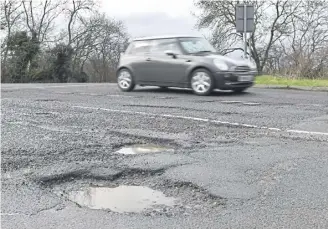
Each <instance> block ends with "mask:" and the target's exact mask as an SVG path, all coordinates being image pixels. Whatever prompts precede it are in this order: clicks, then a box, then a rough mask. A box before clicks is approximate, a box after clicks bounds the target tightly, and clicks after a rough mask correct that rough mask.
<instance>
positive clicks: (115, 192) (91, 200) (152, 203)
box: [62, 185, 176, 213]
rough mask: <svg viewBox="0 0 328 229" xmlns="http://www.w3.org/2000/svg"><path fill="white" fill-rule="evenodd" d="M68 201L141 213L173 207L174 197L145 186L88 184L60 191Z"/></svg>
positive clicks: (120, 211)
mask: <svg viewBox="0 0 328 229" xmlns="http://www.w3.org/2000/svg"><path fill="white" fill-rule="evenodd" d="M62 196H65V197H67V198H68V199H69V200H70V201H72V202H75V203H76V204H78V205H80V206H84V207H88V208H90V209H102V210H110V211H112V212H117V213H141V212H143V211H145V210H154V209H158V208H163V207H173V206H174V205H175V202H176V199H175V198H173V197H167V196H165V195H164V193H162V192H160V191H157V190H153V189H151V188H148V187H146V186H128V185H120V186H118V187H114V188H113V187H100V186H89V187H85V188H82V189H80V190H77V191H70V192H68V193H62Z"/></svg>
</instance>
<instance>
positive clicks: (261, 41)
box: [196, 0, 300, 74]
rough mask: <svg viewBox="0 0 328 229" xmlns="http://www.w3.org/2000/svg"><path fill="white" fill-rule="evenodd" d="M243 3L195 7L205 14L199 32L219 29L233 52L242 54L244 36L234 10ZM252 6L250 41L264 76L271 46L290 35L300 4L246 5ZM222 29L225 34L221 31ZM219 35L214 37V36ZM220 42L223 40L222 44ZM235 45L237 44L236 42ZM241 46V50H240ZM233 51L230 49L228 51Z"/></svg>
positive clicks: (258, 67)
mask: <svg viewBox="0 0 328 229" xmlns="http://www.w3.org/2000/svg"><path fill="white" fill-rule="evenodd" d="M240 2H241V1H230V0H229V1H206V0H205V1H204V0H201V1H199V2H197V3H196V5H197V6H198V7H199V8H200V9H201V10H202V13H201V15H200V18H199V19H200V20H199V27H200V28H204V27H207V28H212V29H219V30H220V31H221V36H222V37H223V38H222V39H224V40H226V41H230V42H231V41H232V42H231V43H228V45H229V46H233V45H234V46H235V47H233V48H234V49H233V50H243V48H241V45H238V42H239V43H241V41H242V34H239V33H237V32H236V29H235V26H236V25H235V6H236V4H238V3H240ZM243 2H245V3H248V2H252V4H254V6H255V28H254V31H253V33H252V35H251V37H250V38H249V41H250V53H251V57H252V58H253V59H254V61H255V63H256V66H257V69H258V71H259V73H260V74H261V73H262V71H263V69H264V66H265V65H266V63H267V61H268V58H269V51H270V49H271V48H272V46H273V45H274V44H275V43H276V42H277V41H278V40H279V39H280V38H281V37H282V36H284V35H285V34H288V33H289V31H290V24H291V19H292V18H293V16H294V13H295V12H296V10H297V9H298V7H299V5H300V3H299V2H296V1H288V0H284V1H282V0H277V1H261V0H256V1H243ZM222 28H223V29H224V30H222ZM213 35H214V36H215V35H216V34H215V33H214V34H213ZM222 39H221V40H222ZM235 41H236V42H235ZM238 46H239V47H238ZM227 48H229V49H231V47H227Z"/></svg>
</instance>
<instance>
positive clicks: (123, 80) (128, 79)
mask: <svg viewBox="0 0 328 229" xmlns="http://www.w3.org/2000/svg"><path fill="white" fill-rule="evenodd" d="M117 85H118V87H119V88H120V89H121V90H122V91H132V90H133V89H134V87H135V83H134V80H133V76H132V73H131V72H130V71H129V70H128V69H125V68H123V69H121V70H120V71H119V72H118V74H117Z"/></svg>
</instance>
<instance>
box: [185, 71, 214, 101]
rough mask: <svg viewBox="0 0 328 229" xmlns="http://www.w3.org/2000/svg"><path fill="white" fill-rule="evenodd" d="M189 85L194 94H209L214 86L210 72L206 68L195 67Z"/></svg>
mask: <svg viewBox="0 0 328 229" xmlns="http://www.w3.org/2000/svg"><path fill="white" fill-rule="evenodd" d="M190 85H191V89H192V90H193V92H194V93H195V94H196V95H209V94H210V93H211V92H212V91H213V87H214V80H213V77H212V74H211V73H210V72H209V71H208V70H206V69H203V68H200V69H197V70H195V71H193V72H192V74H191V77H190Z"/></svg>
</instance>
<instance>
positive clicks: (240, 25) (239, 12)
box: [236, 4, 254, 33]
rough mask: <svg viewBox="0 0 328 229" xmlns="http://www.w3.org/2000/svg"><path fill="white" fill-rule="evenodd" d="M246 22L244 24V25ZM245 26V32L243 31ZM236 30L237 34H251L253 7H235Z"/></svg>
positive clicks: (252, 28)
mask: <svg viewBox="0 0 328 229" xmlns="http://www.w3.org/2000/svg"><path fill="white" fill-rule="evenodd" d="M245 12H246V15H245ZM245 22H246V23H245ZM245 25H246V31H245ZM236 30H237V32H238V33H244V32H246V33H251V32H253V30H254V6H253V5H240V4H238V5H237V6H236Z"/></svg>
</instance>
